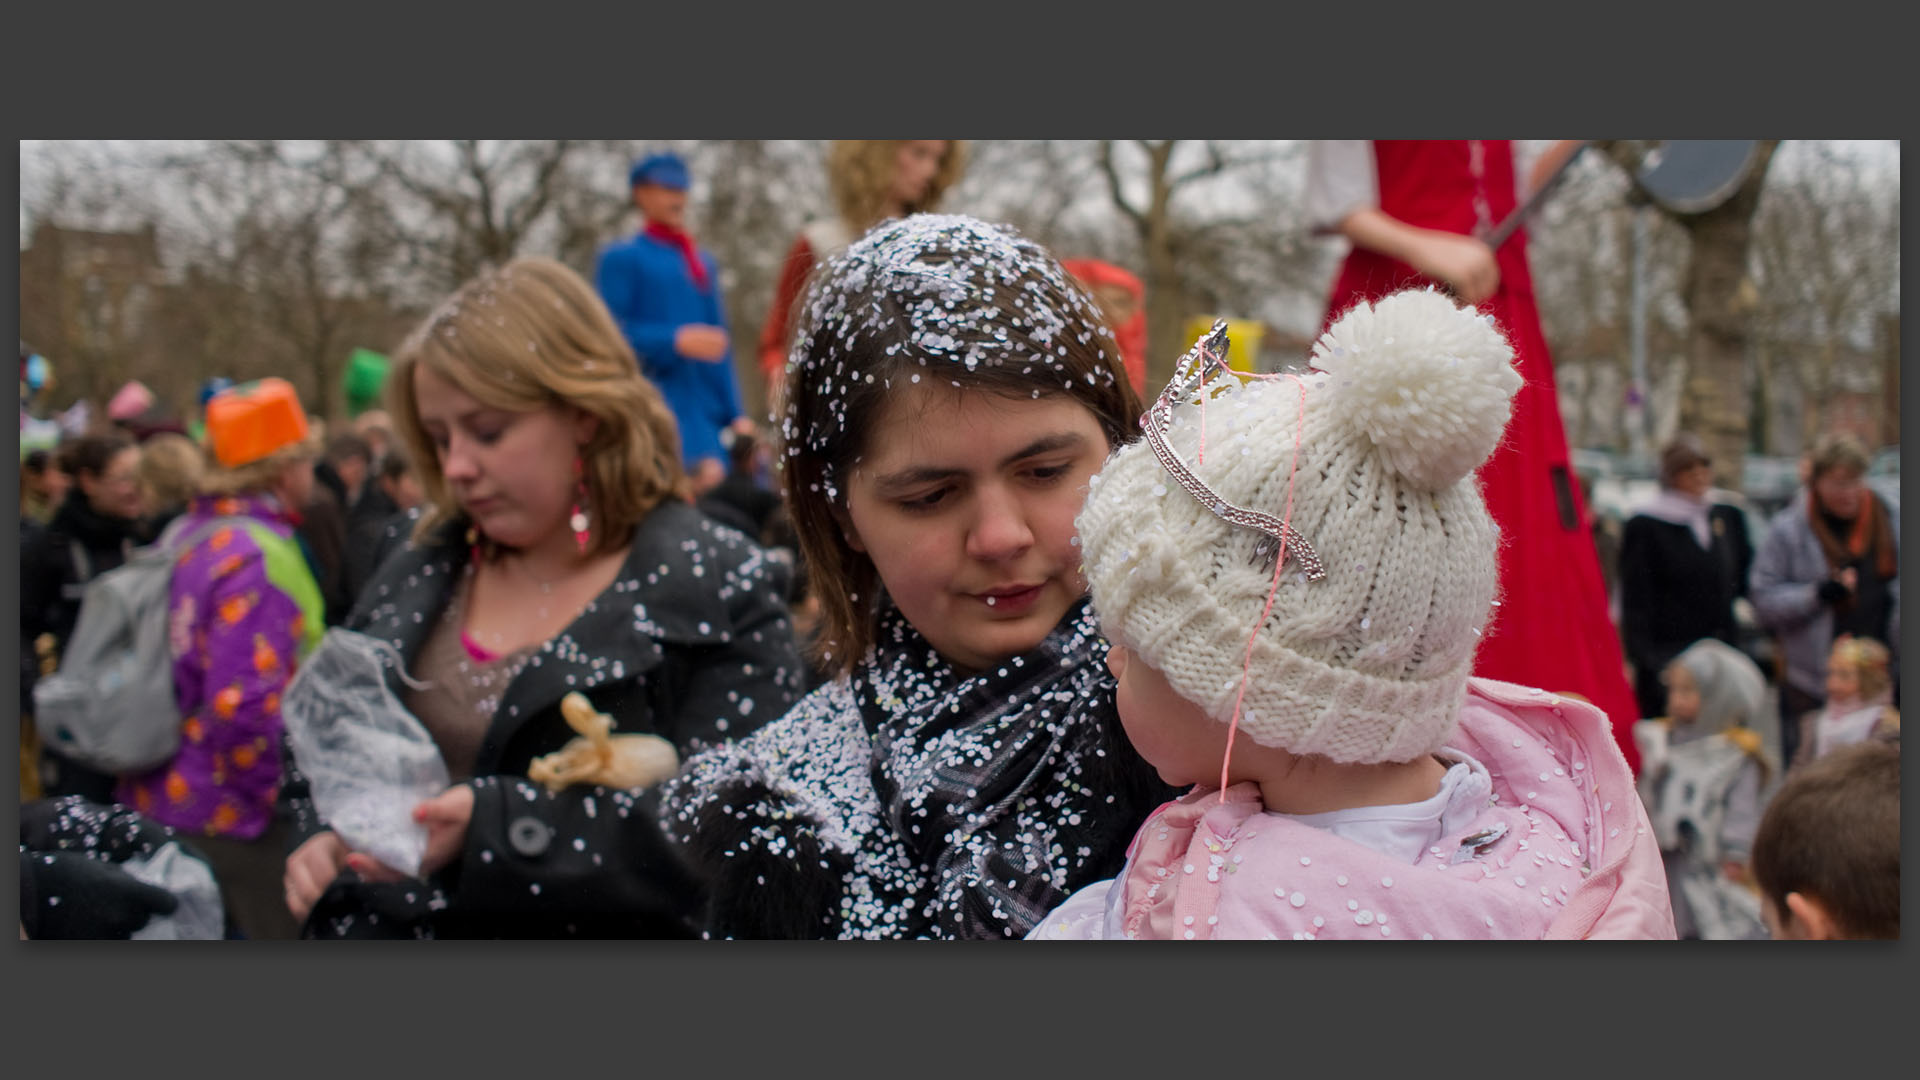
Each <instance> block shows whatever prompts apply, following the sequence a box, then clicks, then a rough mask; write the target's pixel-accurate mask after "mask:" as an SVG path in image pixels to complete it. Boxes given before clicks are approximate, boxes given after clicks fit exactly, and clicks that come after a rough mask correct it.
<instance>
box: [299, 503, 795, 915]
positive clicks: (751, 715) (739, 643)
mask: <svg viewBox="0 0 1920 1080" xmlns="http://www.w3.org/2000/svg"><path fill="white" fill-rule="evenodd" d="M409 524H410V523H409V522H405V521H401V522H396V523H395V526H394V527H395V528H405V527H408V525H409ZM464 531H465V530H464V525H461V526H456V527H453V528H449V529H448V530H446V535H447V536H449V537H450V539H446V540H443V541H441V542H439V543H437V544H431V545H428V546H413V545H408V546H405V547H403V548H401V549H400V550H399V551H397V552H396V553H395V554H394V555H392V556H391V557H390V558H389V559H388V560H387V561H386V562H385V563H384V564H383V565H382V566H381V567H380V569H379V571H378V572H376V574H375V575H374V577H373V579H372V580H371V581H370V582H369V583H368V585H367V587H366V590H365V592H364V594H363V595H362V596H361V597H360V600H359V603H358V605H357V606H356V607H355V609H354V612H353V614H352V615H351V616H350V617H349V619H348V622H347V625H348V627H349V628H350V629H354V630H358V631H361V632H363V633H366V634H369V635H371V636H373V637H375V638H378V639H381V640H385V641H389V642H392V643H393V644H394V645H395V646H396V647H397V648H398V649H399V650H400V653H401V655H402V656H403V657H405V658H407V659H408V660H409V661H411V660H412V659H413V658H414V657H415V656H417V655H418V653H419V650H420V647H421V645H422V643H423V642H424V641H425V639H426V637H427V634H428V632H429V631H430V630H431V629H432V627H433V626H434V624H435V621H436V620H437V619H439V618H440V616H441V614H442V613H443V612H444V610H445V608H446V605H447V603H448V601H449V600H450V598H451V591H452V588H453V586H454V585H455V584H457V583H458V582H459V581H460V578H461V572H462V570H463V569H464V567H465V565H466V563H467V561H468V559H469V558H470V554H469V549H468V547H467V545H466V544H465V543H464V542H463V541H462V540H460V539H458V538H459V537H460V536H461V535H462V534H463V533H464ZM785 572H786V571H785V568H784V567H783V566H781V565H780V564H778V563H775V562H773V561H772V560H769V559H768V558H767V557H766V553H765V552H764V551H762V550H761V549H760V548H759V547H758V546H757V545H755V544H753V543H752V542H751V541H749V540H747V539H746V538H745V537H744V536H742V535H741V534H740V533H739V532H738V531H737V530H734V529H731V528H728V527H726V526H723V525H720V524H718V523H716V522H714V521H712V520H711V519H709V518H708V517H707V516H706V515H704V514H702V513H701V512H700V511H698V510H696V509H694V508H693V507H691V506H688V505H686V504H684V503H679V502H668V503H665V504H663V505H661V506H660V507H659V508H658V509H656V510H654V511H653V513H652V514H650V515H649V516H648V517H647V518H646V520H645V521H643V522H642V523H641V525H640V527H639V529H638V531H637V532H636V534H635V537H634V539H633V542H632V545H631V547H630V549H629V553H628V556H627V560H626V562H625V564H624V565H623V566H622V568H621V571H620V574H619V576H618V577H617V578H616V579H615V580H614V583H613V584H612V585H611V586H609V587H608V588H607V590H606V591H605V592H603V593H602V594H601V595H600V596H599V597H598V598H596V599H595V600H594V602H593V603H592V604H591V605H589V606H588V608H587V609H586V610H585V611H583V612H582V613H581V614H580V616H579V617H578V618H577V619H576V620H575V621H574V622H573V624H572V625H570V626H569V627H568V628H567V629H566V630H565V631H563V632H562V633H561V634H560V635H558V636H557V637H555V638H554V639H553V640H552V641H550V642H548V643H547V644H546V645H545V646H544V647H543V648H542V649H541V650H540V651H539V652H538V653H536V654H535V655H534V656H533V657H532V659H530V660H529V661H528V663H527V666H526V667H525V668H523V669H522V670H521V672H520V673H519V675H517V676H516V677H515V678H514V680H513V681H512V682H511V683H510V684H509V685H508V687H507V689H506V691H505V692H504V693H503V694H502V696H501V700H500V705H499V708H498V710H497V711H496V713H495V716H494V721H493V725H492V727H491V728H490V730H489V731H488V732H487V735H486V737H485V739H484V741H483V742H482V744H481V746H480V749H479V754H478V757H477V758H476V760H475V762H474V776H475V777H476V778H479V779H477V780H476V782H475V787H476V808H475V813H474V818H473V822H472V824H471V826H470V827H469V830H468V835H467V849H466V856H465V857H464V858H463V860H462V861H461V863H458V864H456V865H455V866H454V867H450V868H449V872H448V873H447V874H446V875H445V876H444V877H443V878H442V879H441V880H438V881H436V882H435V883H434V885H433V886H427V885H425V884H424V883H422V884H419V885H407V886H375V885H370V884H369V883H366V882H364V881H361V880H360V879H359V878H358V877H357V876H356V875H354V874H353V873H352V872H351V871H348V872H346V873H344V874H343V875H342V876H341V878H340V879H338V880H337V881H336V882H335V883H334V885H333V886H332V887H331V888H329V889H328V890H327V892H326V894H325V895H324V896H323V897H322V898H321V900H320V902H319V903H318V904H317V905H316V906H315V908H314V911H313V913H312V914H311V915H310V916H309V918H308V921H307V926H306V934H307V936H310V937H361V936H371V937H392V936H424V935H425V934H426V933H431V935H432V936H436V937H467V936H477V937H555V936H582V937H672V936H687V935H689V934H690V933H691V928H690V926H689V925H688V922H687V920H688V919H689V918H690V917H692V916H694V915H695V914H696V913H697V912H698V911H699V910H700V906H701V904H702V903H703V901H704V896H703V893H702V890H701V888H700V886H699V884H698V882H696V881H695V880H694V879H693V877H692V876H691V875H690V874H689V873H688V872H687V870H686V869H685V868H684V866H683V865H682V864H681V863H680V861H679V860H678V859H677V858H676V857H674V856H673V855H672V854H671V853H670V850H669V848H668V847H667V845H666V843H665V839H664V837H661V838H660V840H659V843H658V844H657V845H656V844H655V843H653V839H654V838H653V836H652V835H651V832H650V831H649V830H633V829H626V830H623V832H622V835H623V837H625V841H624V842H625V843H627V844H629V845H634V844H639V845H641V846H645V847H648V848H656V847H657V857H655V853H652V852H638V851H634V852H631V853H630V856H629V858H630V859H632V860H634V861H638V862H639V863H641V864H642V865H643V866H646V867H649V868H650V869H651V870H652V872H651V873H647V874H643V875H641V876H639V877H637V878H630V879H626V880H627V881H628V885H627V887H626V888H624V889H622V890H617V891H609V890H606V889H604V888H601V889H595V890H584V889H571V888H569V887H568V886H567V884H566V882H567V879H568V877H569V875H570V874H571V873H574V872H576V871H577V870H578V869H579V868H577V867H573V866H572V865H571V864H572V863H574V862H581V863H584V862H585V861H586V860H587V859H588V858H589V856H588V855H587V854H586V853H585V852H582V851H580V850H576V849H575V848H574V847H573V845H571V844H570V843H566V842H564V841H562V840H560V839H556V838H555V837H554V836H553V834H552V832H551V829H550V828H546V827H543V826H539V824H538V823H537V822H535V821H534V820H533V819H531V818H526V817H522V816H519V815H516V814H514V813H513V806H512V805H511V801H510V800H507V799H502V798H499V797H498V796H499V795H500V794H502V793H503V789H504V790H511V789H512V787H513V785H512V784H511V783H510V782H509V783H504V784H503V783H501V781H502V780H508V781H510V780H511V779H512V778H524V777H525V776H526V774H527V768H528V766H529V764H530V763H531V762H532V761H533V759H534V758H536V757H539V756H541V755H543V754H549V753H552V752H554V751H556V750H559V749H560V748H561V747H562V746H564V745H566V743H567V742H568V741H569V740H571V739H572V738H574V736H575V735H576V734H578V733H577V732H575V731H574V730H573V729H572V728H571V727H569V726H568V725H567V723H566V720H565V718H564V716H562V714H561V712H560V708H559V705H560V700H561V699H562V698H563V697H565V696H566V695H567V694H568V693H569V692H571V691H576V690H577V691H580V692H581V693H583V694H585V695H586V696H587V697H588V698H589V699H591V700H592V702H593V704H594V707H595V708H596V709H598V710H599V711H601V712H603V713H606V714H608V715H610V716H612V717H613V718H614V725H615V727H614V730H615V733H616V734H619V733H639V732H645V733H652V734H656V735H660V736H662V737H664V738H666V739H668V740H670V741H671V742H673V744H674V745H675V746H676V747H677V748H678V749H679V752H680V756H681V759H682V760H685V759H686V758H688V757H690V756H692V755H693V754H694V753H695V752H696V751H698V750H699V749H700V748H702V747H704V746H707V745H711V744H713V743H716V742H719V741H721V740H724V739H727V738H729V737H732V736H737V735H742V734H745V733H746V732H748V731H751V730H753V729H754V728H757V727H759V726H760V725H761V724H762V723H765V722H766V721H767V720H770V719H773V718H775V717H778V716H779V715H781V714H782V713H783V712H785V711H786V709H787V706H788V705H789V704H790V703H791V702H792V701H793V700H794V699H795V697H797V695H798V691H799V671H800V662H799V658H798V656H797V654H796V652H795V645H794V639H793V632H792V629H791V628H790V626H789V624H788V621H787V608H786V603H785V595H786V581H785V580H784V574H785ZM742 701H751V702H752V704H751V705H749V706H748V707H747V709H745V710H743V709H742V708H741V707H740V703H741V702H742ZM284 801H285V802H286V803H287V804H288V806H289V808H290V810H291V811H292V812H294V813H295V816H296V821H297V822H298V823H299V826H300V827H299V828H297V829H296V833H297V834H298V837H299V839H304V838H305V837H306V836H308V835H311V834H312V832H314V831H316V830H317V829H318V828H320V827H321V824H320V823H319V822H318V821H317V820H316V819H315V817H314V814H313V812H312V803H311V801H310V799H308V798H307V797H306V785H305V782H304V780H303V779H302V778H300V777H299V776H298V774H297V770H292V771H290V775H289V778H288V782H287V785H286V789H285V793H284ZM604 801H605V803H606V804H607V806H608V807H609V809H608V811H607V813H608V814H609V816H612V815H614V814H616V813H617V814H618V815H619V816H621V817H625V816H626V815H627V814H628V813H641V814H650V813H651V800H650V798H649V796H648V795H647V794H645V793H643V794H641V795H639V796H632V795H629V794H628V793H625V792H619V793H611V792H610V793H607V794H606V798H605V800H604ZM636 832H637V833H639V834H640V835H639V836H638V837H636V835H635V834H636ZM536 834H538V835H536ZM297 842H298V840H296V843H297ZM494 858H499V859H503V860H504V859H513V860H514V861H515V862H517V863H519V864H522V865H521V870H522V871H524V872H525V873H526V874H530V875H531V876H532V877H533V878H535V879H536V880H537V881H541V882H544V883H545V884H544V885H543V886H542V887H541V888H540V889H539V890H538V891H534V890H533V889H531V888H529V887H526V886H524V885H521V884H519V882H520V881H522V880H524V877H522V878H516V879H515V884H514V885H513V886H511V887H509V886H507V885H505V884H504V883H503V884H502V885H500V886H499V887H493V886H492V885H491V884H490V883H491V880H492V879H491V878H490V877H489V876H488V875H485V874H480V873H475V874H473V875H471V877H472V878H473V880H472V881H471V882H463V881H462V877H463V871H464V869H465V865H464V864H467V863H470V862H473V861H474V860H491V859H494ZM430 909H431V910H430ZM429 928H430V929H429Z"/></svg>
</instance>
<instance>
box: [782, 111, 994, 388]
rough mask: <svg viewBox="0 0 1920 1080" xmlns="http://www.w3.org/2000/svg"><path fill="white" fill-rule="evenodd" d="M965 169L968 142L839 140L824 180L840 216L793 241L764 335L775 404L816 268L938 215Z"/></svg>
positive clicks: (819, 221)
mask: <svg viewBox="0 0 1920 1080" xmlns="http://www.w3.org/2000/svg"><path fill="white" fill-rule="evenodd" d="M966 164H967V144H966V143H964V142H961V141H959V140H955V139H840V140H837V141H835V142H834V144H833V149H832V151H830V152H829V154H828V157H827V179H828V182H829V183H830V184H831V185H832V188H833V201H834V206H835V208H836V209H837V210H838V211H839V213H838V214H837V215H836V216H834V217H828V218H819V219H816V220H814V221H811V222H809V223H808V224H807V226H806V227H805V228H803V229H801V230H800V235H799V236H797V237H795V238H794V241H793V247H792V249H790V250H789V251H788V252H787V258H786V261H785V263H784V264H783V265H782V266H781V269H780V282H779V284H778V285H777V286H776V287H775V289H774V295H773V306H772V307H771V308H769V309H768V310H767V319H766V322H765V323H764V324H763V325H762V328H761V331H760V370H761V372H762V373H763V374H765V376H766V379H767V401H768V402H769V404H770V405H771V404H772V403H773V402H775V401H776V400H777V399H778V396H779V390H780V387H781V385H782V383H783V382H784V381H785V379H786V367H787V348H788V346H790V345H792V344H793V307H794V304H796V303H797V302H798V301H799V299H800V294H801V292H802V291H804V290H805V288H806V285H807V278H808V276H809V275H811V274H812V273H813V268H814V267H815V266H818V265H820V264H822V263H824V262H826V261H827V260H828V259H830V258H832V257H833V256H834V255H836V254H838V253H839V252H840V250H841V249H842V248H845V247H846V246H847V245H848V244H851V243H852V242H854V241H855V240H858V239H859V238H860V237H861V236H862V235H863V234H864V233H865V232H866V231H867V230H868V229H871V228H873V227H874V226H875V225H878V224H879V223H880V222H882V221H885V220H887V219H888V218H897V217H905V216H907V215H908V214H919V213H925V212H927V211H930V210H934V209H937V208H938V207H939V205H940V196H942V195H944V194H945V193H946V191H947V189H948V188H951V187H952V186H953V185H954V184H955V183H957V182H958V181H959V179H960V174H961V172H962V171H964V170H965V168H966ZM773 411H775V412H777V411H778V409H777V408H775V409H773Z"/></svg>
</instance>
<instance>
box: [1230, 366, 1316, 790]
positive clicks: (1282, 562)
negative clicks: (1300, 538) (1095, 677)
mask: <svg viewBox="0 0 1920 1080" xmlns="http://www.w3.org/2000/svg"><path fill="white" fill-rule="evenodd" d="M1286 377H1287V378H1289V379H1292V380H1293V381H1294V384H1295V385H1296V386H1298V387H1299V388H1300V415H1299V418H1298V420H1297V421H1296V422H1295V423H1294V426H1293V457H1292V459H1291V460H1290V461H1289V462H1288V464H1287V505H1286V509H1285V510H1283V511H1281V514H1280V522H1281V530H1280V531H1281V536H1282V539H1281V541H1280V554H1279V557H1278V558H1276V559H1274V561H1273V585H1272V587H1270V588H1269V589H1268V590H1267V605H1266V606H1265V607H1263V608H1261V609H1260V621H1259V622H1256V623H1254V624H1253V633H1251V634H1248V635H1247V653H1246V656H1245V657H1243V658H1242V659H1241V662H1240V691H1239V692H1238V693H1236V694H1235V695H1234V696H1233V721H1232V722H1231V723H1229V724H1228V725H1227V749H1226V753H1224V754H1222V755H1221V756H1220V790H1221V791H1225V790H1227V771H1228V769H1229V768H1231V766H1232V764H1233V737H1234V735H1236V734H1237V733H1238V732H1239V731H1240V707H1241V705H1242V703H1244V702H1245V701H1246V699H1247V683H1248V682H1250V681H1251V680H1252V679H1253V643H1254V642H1255V641H1257V640H1258V639H1259V637H1260V628H1261V627H1263V626H1265V625H1267V616H1269V615H1271V614H1273V601H1274V598H1275V597H1277V596H1279V595H1280V574H1281V572H1282V569H1283V568H1284V567H1285V566H1286V563H1287V542H1286V540H1285V537H1286V536H1289V535H1295V534H1294V533H1293V528H1292V526H1291V525H1289V524H1288V522H1290V521H1292V520H1293V478H1294V476H1295V475H1296V474H1298V473H1299V471H1300V433H1301V430H1302V429H1303V428H1305V427H1306V423H1307V384H1306V381H1305V380H1303V379H1302V378H1300V376H1298V375H1291V374H1290V375H1287V376H1286Z"/></svg>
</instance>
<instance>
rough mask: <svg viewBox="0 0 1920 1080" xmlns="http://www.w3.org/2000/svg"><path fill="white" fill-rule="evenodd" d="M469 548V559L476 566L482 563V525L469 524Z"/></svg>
mask: <svg viewBox="0 0 1920 1080" xmlns="http://www.w3.org/2000/svg"><path fill="white" fill-rule="evenodd" d="M467 548H468V554H469V559H470V561H471V563H472V564H473V565H474V566H479V565H480V527H479V526H477V525H469V526H467Z"/></svg>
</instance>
